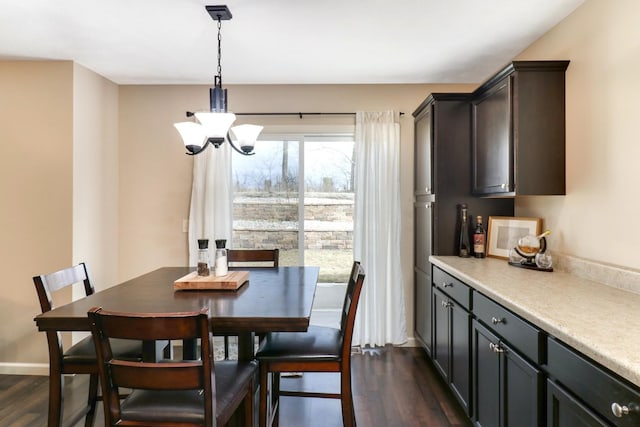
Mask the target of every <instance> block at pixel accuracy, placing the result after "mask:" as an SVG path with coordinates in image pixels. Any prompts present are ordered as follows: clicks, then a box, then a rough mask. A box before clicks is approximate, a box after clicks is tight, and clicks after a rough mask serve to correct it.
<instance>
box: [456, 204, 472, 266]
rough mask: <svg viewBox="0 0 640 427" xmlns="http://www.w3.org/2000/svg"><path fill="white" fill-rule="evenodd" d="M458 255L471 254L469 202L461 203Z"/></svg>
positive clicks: (467, 255) (465, 255)
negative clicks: (468, 217)
mask: <svg viewBox="0 0 640 427" xmlns="http://www.w3.org/2000/svg"><path fill="white" fill-rule="evenodd" d="M458 256H461V257H463V258H468V257H469V256H471V244H470V243H469V224H468V220H467V204H466V203H463V204H461V205H460V238H459V240H458Z"/></svg>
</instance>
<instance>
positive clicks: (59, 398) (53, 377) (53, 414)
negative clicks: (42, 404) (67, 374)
mask: <svg viewBox="0 0 640 427" xmlns="http://www.w3.org/2000/svg"><path fill="white" fill-rule="evenodd" d="M63 388H64V377H63V376H62V374H60V373H59V372H51V373H50V374H49V422H48V426H49V427H59V426H61V425H62V405H63V404H64V400H63V391H64V390H63Z"/></svg>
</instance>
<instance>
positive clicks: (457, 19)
mask: <svg viewBox="0 0 640 427" xmlns="http://www.w3.org/2000/svg"><path fill="white" fill-rule="evenodd" d="M583 2H584V0H396V1H388V0H385V1H382V0H227V1H226V3H224V2H222V1H220V2H218V1H216V0H209V1H207V0H0V59H63V60H74V61H76V62H78V63H79V64H81V65H83V66H85V67H87V68H89V69H91V70H93V71H95V72H97V73H99V74H101V75H103V76H105V77H107V78H109V79H110V80H112V81H114V82H116V83H118V84H212V83H213V76H214V75H215V73H216V65H217V59H216V52H217V34H216V33H217V28H216V22H214V21H213V20H212V19H211V18H210V16H209V14H208V13H207V12H206V10H205V8H204V6H205V5H207V4H211V5H216V4H227V5H228V7H229V9H230V10H231V13H232V14H233V19H232V20H230V21H223V22H222V77H223V84H280V83H284V84H298V83H299V84H314V83H477V82H481V81H483V80H485V79H486V78H487V77H489V76H490V75H491V74H493V73H494V72H495V71H497V70H498V69H499V68H500V67H501V66H502V65H504V64H506V63H507V62H509V61H510V60H511V59H513V57H514V56H516V55H517V54H518V53H520V52H521V51H522V50H523V49H524V48H526V47H527V46H528V45H529V44H531V43H532V42H533V41H534V40H536V39H537V38H539V37H540V36H541V35H542V34H544V33H545V32H547V31H548V30H549V29H550V28H552V27H553V26H555V25H556V24H557V23H558V22H560V21H561V20H562V19H563V18H565V17H566V16H567V15H568V14H570V13H571V12H572V11H573V10H575V8H576V7H578V6H579V5H580V4H582V3H583ZM538 59H548V58H538Z"/></svg>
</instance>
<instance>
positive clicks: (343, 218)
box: [232, 199, 353, 250]
mask: <svg viewBox="0 0 640 427" xmlns="http://www.w3.org/2000/svg"><path fill="white" fill-rule="evenodd" d="M233 217H234V218H242V219H241V220H237V221H234V231H233V234H234V238H233V244H232V246H233V247H234V248H239V249H242V248H248V249H270V248H279V249H282V250H287V249H296V248H298V232H297V231H296V230H297V228H298V221H297V219H298V205H297V204H296V203H293V202H290V203H288V202H284V203H283V202H282V201H281V200H280V201H278V202H277V203H273V200H271V202H270V201H269V200H268V199H262V200H260V199H256V200H248V201H243V202H236V203H234V205H233ZM305 226H306V229H305V242H304V246H305V249H353V200H340V199H338V200H335V199H329V201H327V202H326V203H319V202H316V203H308V204H306V205H305Z"/></svg>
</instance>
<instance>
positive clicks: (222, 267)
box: [214, 239, 229, 276]
mask: <svg viewBox="0 0 640 427" xmlns="http://www.w3.org/2000/svg"><path fill="white" fill-rule="evenodd" d="M226 244H227V241H226V240H224V239H219V240H216V257H215V264H214V266H215V270H214V274H215V275H216V276H226V275H227V273H228V272H229V265H228V264H227V250H226V249H225V245H226Z"/></svg>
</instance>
